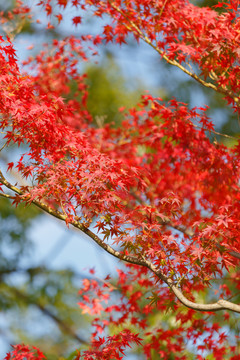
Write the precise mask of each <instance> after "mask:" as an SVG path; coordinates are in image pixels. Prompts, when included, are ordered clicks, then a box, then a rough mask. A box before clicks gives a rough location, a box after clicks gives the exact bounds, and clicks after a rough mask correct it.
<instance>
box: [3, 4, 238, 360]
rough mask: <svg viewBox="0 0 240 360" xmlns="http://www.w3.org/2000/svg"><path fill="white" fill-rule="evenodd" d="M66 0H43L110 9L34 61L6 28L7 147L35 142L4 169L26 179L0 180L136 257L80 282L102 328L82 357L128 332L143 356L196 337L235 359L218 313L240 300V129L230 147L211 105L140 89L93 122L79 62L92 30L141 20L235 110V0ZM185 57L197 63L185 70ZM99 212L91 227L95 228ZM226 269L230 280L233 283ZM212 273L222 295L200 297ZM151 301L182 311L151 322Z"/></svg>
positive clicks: (178, 355)
mask: <svg viewBox="0 0 240 360" xmlns="http://www.w3.org/2000/svg"><path fill="white" fill-rule="evenodd" d="M57 4H58V6H57V13H56V14H55V10H56V8H54V6H53V2H52V1H51V0H45V1H40V2H39V4H38V5H41V6H42V9H43V10H44V11H45V12H46V14H47V15H48V16H49V19H50V20H49V21H51V20H52V19H53V18H55V17H57V19H58V22H60V21H62V20H64V13H63V12H62V11H63V10H64V9H65V8H66V7H67V5H68V4H70V5H71V6H72V7H74V9H75V10H76V11H77V10H81V16H80V15H79V14H77V15H76V16H74V17H73V19H72V21H73V24H74V25H76V26H78V25H80V24H81V22H82V13H83V12H84V10H85V9H87V8H88V7H92V8H93V9H94V15H95V16H96V17H102V16H103V15H108V16H109V18H110V21H109V22H108V23H106V24H105V25H104V28H103V32H102V34H98V35H96V36H95V37H94V36H90V35H89V36H86V35H84V36H82V37H81V38H80V39H77V38H75V37H73V36H71V37H68V38H66V39H64V40H61V41H59V40H54V41H53V43H52V44H51V45H49V46H46V47H45V48H44V50H42V51H41V52H40V53H39V54H38V55H37V56H36V57H35V58H30V59H29V60H28V61H26V62H25V64H24V65H25V66H26V68H25V69H29V67H31V70H33V71H32V74H33V75H28V74H26V73H25V72H23V71H22V70H20V68H19V66H18V63H17V59H16V53H15V50H14V46H13V44H12V42H11V41H10V39H9V38H7V39H4V38H3V37H1V38H0V41H1V43H0V84H1V92H0V112H1V119H0V123H1V129H2V130H1V131H2V132H4V139H5V141H6V144H5V148H6V147H7V146H9V145H11V144H12V143H16V144H17V145H19V146H20V145H22V144H26V145H27V146H28V148H27V151H25V153H23V154H22V155H21V156H20V158H19V159H18V160H17V161H15V162H12V161H11V162H10V163H9V164H8V170H11V169H15V170H16V171H17V172H18V173H19V175H21V176H22V177H23V178H24V179H25V180H26V181H29V183H28V185H27V186H26V185H24V186H21V185H19V186H18V187H17V186H15V185H11V184H10V183H9V182H8V181H7V180H6V179H5V177H4V176H3V174H2V173H0V182H1V184H2V187H1V191H2V193H3V196H4V188H3V185H4V186H5V187H7V188H8V189H11V190H12V191H13V192H14V193H15V195H14V196H13V198H14V201H13V203H15V204H18V203H19V202H20V201H25V202H27V203H34V204H36V205H37V206H38V207H40V208H42V209H43V210H45V211H46V212H48V213H50V214H52V215H54V216H55V217H57V218H59V219H61V220H64V221H65V222H66V223H67V224H72V225H73V226H75V227H76V228H78V229H80V230H81V231H83V232H85V234H87V235H88V236H89V237H90V238H92V239H93V240H94V241H95V242H97V243H98V244H99V245H100V246H101V247H102V248H103V249H105V250H106V251H107V252H109V253H110V254H112V255H114V256H115V257H117V258H119V259H120V260H123V261H125V262H127V263H129V264H128V265H126V269H125V271H122V270H119V272H118V279H117V284H115V285H112V284H111V283H110V282H109V279H105V280H104V281H103V282H102V283H100V282H99V281H97V280H95V279H93V280H87V279H86V280H85V281H84V282H83V288H82V289H81V290H80V295H81V297H82V298H81V300H82V301H80V302H79V305H80V307H81V308H82V310H83V312H84V313H89V314H91V315H94V319H93V323H92V325H93V327H94V331H93V333H92V341H91V346H90V348H89V350H88V351H85V352H83V353H82V354H80V353H79V355H78V356H77V358H78V359H80V358H83V359H86V360H90V359H113V358H114V359H121V358H122V357H123V355H124V351H125V350H126V348H127V347H130V345H131V344H132V343H133V344H136V345H138V346H142V349H143V352H144V354H145V356H146V358H147V359H151V357H152V356H153V355H152V354H153V352H154V351H155V353H157V354H158V356H159V358H161V359H169V356H170V355H171V354H175V355H174V356H175V357H174V359H182V360H184V359H187V357H186V355H184V350H185V349H186V339H188V340H189V341H192V343H193V344H194V345H195V346H196V347H197V350H198V354H199V355H198V358H199V359H203V357H202V356H201V354H202V352H204V351H209V352H211V354H212V356H213V357H214V358H215V359H223V358H224V357H226V356H228V358H229V359H235V358H236V356H237V355H236V354H234V352H235V351H237V347H236V346H235V345H233V346H227V345H226V344H227V336H226V334H225V333H224V332H222V330H221V329H220V327H219V325H218V323H217V322H216V321H214V315H213V314H212V313H213V312H214V311H218V310H232V311H235V312H240V307H239V305H235V304H233V303H231V302H227V301H224V300H223V298H224V297H227V298H231V297H233V296H234V294H235V292H234V291H236V289H237V288H239V287H240V282H239V272H238V270H237V269H236V265H238V263H239V258H240V242H239V237H240V220H239V213H240V201H239V200H240V191H239V190H240V189H239V175H240V173H239V172H240V163H239V153H240V143H239V140H238V141H237V145H236V146H234V147H232V148H227V147H225V146H224V145H223V144H221V143H216V142H211V141H210V139H209V137H208V135H209V133H211V132H214V127H213V124H212V123H211V121H210V119H208V117H207V115H206V108H205V107H201V108H193V109H191V108H190V107H189V106H188V105H187V104H184V103H180V102H178V101H176V100H174V99H173V100H171V101H169V102H168V103H166V102H164V101H163V100H162V99H160V98H154V97H152V96H151V95H143V96H142V99H141V101H140V102H139V104H138V106H136V107H135V108H131V109H129V110H128V111H124V109H121V113H122V115H123V121H122V124H121V127H118V128H115V127H111V126H109V125H105V126H103V127H102V128H96V127H94V126H93V123H92V119H91V115H90V114H89V111H88V109H87V96H88V91H87V85H86V82H85V79H86V75H84V74H80V73H79V62H82V61H89V60H88V56H87V55H86V50H85V49H86V48H87V43H88V42H90V43H92V46H93V47H94V46H95V45H98V44H99V43H103V44H104V42H115V43H119V44H122V43H127V41H128V35H129V34H133V35H134V37H135V39H136V41H139V40H143V41H145V42H146V43H147V44H150V45H151V46H152V48H153V49H155V51H157V53H158V54H159V56H160V57H161V58H162V59H163V60H165V61H167V62H168V63H169V64H171V65H174V66H176V67H178V68H179V69H180V70H182V71H183V72H185V73H186V74H188V75H189V76H191V77H192V78H194V79H195V80H196V81H197V82H198V83H199V84H200V85H202V86H205V87H207V88H211V89H213V90H214V91H217V92H219V93H221V94H223V97H224V98H225V99H226V100H227V102H228V104H229V105H231V106H232V108H233V109H234V111H236V112H239V103H240V98H239V93H240V72H239V59H240V21H239V12H238V11H239V7H238V1H234V0H232V1H230V2H228V3H221V4H218V6H221V7H222V8H223V10H224V11H223V12H222V13H221V15H219V14H218V13H217V12H216V11H215V10H213V9H210V8H199V7H197V6H194V5H193V4H191V3H189V2H188V1H185V0H172V1H161V0H160V1H159V0H158V1H157V0H156V1H155V0H132V1H129V0H125V1H120V0H112V1H99V0H97V1H95V0H85V1H84V0H82V1H80V0H78V1H70V0H69V1H68V0H59V1H57ZM29 12H30V9H29V8H26V7H23V5H22V4H21V3H20V2H18V7H16V9H15V11H13V12H12V13H11V14H9V16H8V18H6V19H5V21H9V19H11V18H12V16H13V15H12V14H15V15H16V14H18V15H19V14H20V16H26V14H27V15H28V16H29ZM52 14H55V16H54V17H52ZM51 26H52V24H51V22H49V25H48V27H51ZM49 48H50V49H51V51H49ZM90 49H91V52H92V54H95V53H96V50H95V49H92V48H90ZM189 63H191V64H194V66H195V68H196V69H197V71H196V73H193V72H192V70H188V69H189V68H188V64H189ZM26 71H27V70H26ZM72 84H74V85H75V86H74V87H73V86H72ZM73 88H74V89H76V90H74V93H72V92H73V91H72V89H73ZM25 149H26V148H25ZM6 196H7V195H6ZM93 220H94V221H95V223H96V225H95V232H92V230H90V229H89V227H90V225H91V224H92V222H93ZM108 239H110V240H111V243H110V244H111V246H110V245H109V243H108V242H107V240H108ZM116 247H117V248H118V250H115V248H116ZM119 249H120V250H119ZM226 273H228V276H229V277H230V280H231V286H230V285H229V283H224V274H226ZM216 278H218V279H222V284H221V286H220V287H219V289H218V290H216V294H217V300H219V301H218V302H216V303H215V304H202V303H198V300H199V299H198V294H199V292H201V291H204V290H205V289H206V288H207V287H208V286H210V285H211V284H212V282H213V281H214V279H216ZM233 285H234V286H233ZM218 291H219V293H218ZM115 293H116V295H115ZM115 296H116V297H118V301H117V302H116V301H115ZM183 305H185V309H184V310H183ZM198 310H199V311H208V312H210V311H211V312H212V313H209V317H211V318H212V321H211V322H207V320H206V319H204V318H199V317H198V312H197V311H198ZM156 311H158V312H159V313H161V314H163V313H165V312H166V311H174V320H173V323H174V325H173V326H170V327H169V328H164V326H162V327H159V326H157V324H156V325H152V324H151V321H150V320H149V318H150V317H151V316H154V314H156ZM224 318H225V319H226V320H227V319H228V314H227V313H225V315H224ZM150 324H151V326H150ZM117 326H120V327H121V328H120V329H119V330H118V331H116V333H115V334H113V335H112V334H111V335H109V333H108V329H116V327H117ZM129 328H133V329H134V331H133V332H131V331H130V330H129ZM136 329H137V330H138V331H137V332H138V333H139V334H140V335H138V334H136V333H135V332H136ZM102 334H103V335H102ZM203 334H205V339H204V341H202V336H203ZM142 338H143V340H142ZM216 339H217V340H216ZM33 349H34V350H31V349H29V347H28V346H20V345H16V346H14V350H13V351H12V353H11V354H8V355H7V357H6V360H10V359H12V360H20V359H25V358H26V359H27V360H33V359H43V358H44V356H43V355H42V354H41V353H40V352H39V350H37V349H36V348H33ZM235 355H236V356H235ZM231 356H232V357H231Z"/></svg>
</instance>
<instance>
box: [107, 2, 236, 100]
mask: <svg viewBox="0 0 240 360" xmlns="http://www.w3.org/2000/svg"><path fill="white" fill-rule="evenodd" d="M109 2H110V4H111V6H112V8H114V9H115V10H116V11H117V12H118V13H119V14H121V15H122V16H123V17H124V18H125V19H126V20H127V21H128V22H129V24H130V25H131V26H128V25H127V24H124V26H125V27H126V28H127V29H128V30H129V31H131V32H134V33H136V34H137V35H138V36H139V37H140V38H141V39H142V40H143V41H144V42H145V43H146V44H148V45H150V46H151V47H152V48H153V49H154V50H156V51H157V52H158V53H159V55H161V57H162V58H163V59H164V60H165V61H166V62H167V63H168V64H170V65H173V66H176V67H178V68H179V69H180V70H182V71H183V72H184V73H185V74H187V75H189V76H190V77H192V78H193V79H194V80H196V81H197V82H199V83H200V84H201V85H203V86H205V87H207V88H210V89H213V90H215V91H216V92H219V93H221V94H223V95H226V96H230V97H231V98H232V99H233V100H234V101H235V103H236V104H240V98H238V97H237V96H235V95H234V93H233V92H232V91H230V90H226V89H224V88H220V87H217V86H216V85H214V84H213V83H210V82H207V81H204V80H203V79H201V78H200V77H199V76H198V75H197V74H195V73H194V72H191V71H189V70H187V69H186V68H185V67H184V66H182V65H181V64H180V63H179V62H177V61H176V60H171V59H169V57H168V56H167V55H166V54H165V52H164V51H163V50H161V49H160V48H159V47H158V46H157V45H154V44H153V43H152V41H151V40H150V39H149V37H147V36H146V35H145V34H144V33H143V32H142V31H141V30H140V29H139V27H138V26H137V25H136V24H135V23H134V22H133V21H132V20H130V19H129V18H128V17H127V15H125V14H124V12H123V11H122V10H121V9H120V8H119V7H118V6H116V5H114V4H113V3H112V2H111V1H109Z"/></svg>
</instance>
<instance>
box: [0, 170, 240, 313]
mask: <svg viewBox="0 0 240 360" xmlns="http://www.w3.org/2000/svg"><path fill="white" fill-rule="evenodd" d="M0 182H1V183H2V184H3V185H5V186H6V187H7V188H9V189H11V190H12V191H14V192H15V193H17V194H19V195H21V196H22V198H23V201H27V200H28V196H26V195H24V194H23V192H22V191H21V190H20V189H18V188H17V187H15V186H13V185H11V184H10V183H9V182H8V181H7V180H6V179H5V178H4V176H3V175H2V173H1V171H0ZM32 203H34V204H35V205H36V206H38V207H39V208H40V209H42V210H44V211H45V212H47V213H49V214H50V215H52V216H54V217H56V218H58V219H60V220H63V221H66V220H67V217H66V215H64V214H62V213H61V212H59V211H57V210H53V209H52V208H50V207H49V206H47V205H46V204H44V203H43V202H41V201H36V200H33V201H32ZM71 225H73V226H74V227H76V228H77V229H79V230H81V231H82V232H84V233H85V234H86V235H88V236H89V237H90V238H91V239H92V240H93V241H94V242H96V243H97V244H98V245H99V246H100V247H101V248H103V249H104V250H105V251H107V252H108V253H109V254H111V255H113V256H114V257H116V258H118V259H119V260H123V261H126V262H128V263H131V264H135V265H139V266H144V267H147V268H148V269H149V270H150V271H151V272H153V273H154V274H155V275H156V276H157V277H158V278H159V279H160V280H162V281H163V282H164V283H165V284H166V285H167V286H168V287H169V288H170V289H171V290H172V291H173V292H174V294H175V295H176V297H177V298H178V300H179V301H180V302H181V303H182V304H183V305H184V306H186V307H188V308H191V309H194V310H198V311H219V310H230V311H234V312H237V313H240V305H236V304H234V303H231V302H229V301H226V300H224V299H220V300H218V301H217V302H216V303H213V304H199V303H194V302H192V301H189V300H188V299H187V298H186V297H185V296H184V295H183V293H182V292H181V290H180V289H179V288H178V287H177V286H176V285H175V284H174V282H173V281H172V279H170V278H168V277H167V276H166V275H164V274H163V272H162V271H161V270H158V269H157V268H156V267H155V266H154V265H153V264H152V262H151V261H149V260H147V259H145V258H144V257H143V256H141V258H139V257H136V256H131V255H125V254H123V253H120V252H119V251H117V250H115V249H114V248H112V247H111V246H110V245H108V244H106V243H105V242H104V241H103V240H101V239H100V238H99V237H98V236H97V235H96V234H94V233H93V232H92V231H91V230H90V229H88V228H86V227H85V226H84V225H83V224H81V223H80V222H78V221H71Z"/></svg>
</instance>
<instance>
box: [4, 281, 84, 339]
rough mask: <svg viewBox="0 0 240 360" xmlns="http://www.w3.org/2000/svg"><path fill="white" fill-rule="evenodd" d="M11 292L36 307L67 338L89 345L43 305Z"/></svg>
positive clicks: (19, 293) (18, 292) (16, 292)
mask: <svg viewBox="0 0 240 360" xmlns="http://www.w3.org/2000/svg"><path fill="white" fill-rule="evenodd" d="M11 290H12V291H13V292H14V293H15V294H16V295H17V296H18V297H20V298H21V299H23V300H24V301H26V303H30V304H32V305H34V306H36V307H37V308H38V309H39V310H40V311H41V312H42V313H43V314H45V315H47V316H48V317H50V318H51V319H52V320H53V321H54V322H55V323H56V324H57V325H58V327H59V328H60V329H62V331H63V332H65V333H66V334H68V335H69V336H71V337H72V338H73V339H75V340H77V341H78V342H79V343H80V344H84V345H89V343H88V342H87V341H85V340H84V339H82V338H81V337H80V336H79V335H78V334H77V333H76V332H75V331H74V330H73V328H72V327H71V326H69V325H68V324H66V323H65V322H64V321H63V320H62V319H60V318H59V317H58V316H57V315H55V314H53V313H52V312H51V310H49V309H47V308H46V307H44V306H43V305H41V304H40V303H38V302H37V301H34V300H33V299H32V298H30V297H29V296H28V295H26V294H24V293H23V292H22V291H20V290H18V289H12V288H11Z"/></svg>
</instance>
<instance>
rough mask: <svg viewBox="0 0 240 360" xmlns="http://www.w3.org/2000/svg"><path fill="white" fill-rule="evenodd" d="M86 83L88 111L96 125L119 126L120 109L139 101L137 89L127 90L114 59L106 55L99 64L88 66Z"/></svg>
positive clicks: (139, 90)
mask: <svg viewBox="0 0 240 360" xmlns="http://www.w3.org/2000/svg"><path fill="white" fill-rule="evenodd" d="M86 72H87V83H88V86H89V89H88V90H89V96H88V109H89V110H90V113H91V115H92V116H93V119H94V121H95V122H96V123H97V125H98V126H99V125H100V126H101V122H104V123H111V124H113V125H114V126H119V125H120V123H121V113H119V108H120V107H126V108H129V107H132V106H133V105H134V104H136V103H137V101H139V97H140V93H141V83H139V88H138V89H136V90H131V89H128V88H127V85H126V79H125V78H124V76H123V74H122V72H121V69H120V68H119V66H118V65H117V63H116V61H115V59H114V57H113V56H112V55H111V54H110V53H107V56H106V57H104V60H103V61H102V63H101V64H99V65H96V66H88V67H87V68H86Z"/></svg>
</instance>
